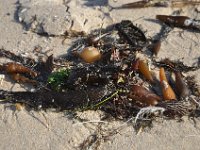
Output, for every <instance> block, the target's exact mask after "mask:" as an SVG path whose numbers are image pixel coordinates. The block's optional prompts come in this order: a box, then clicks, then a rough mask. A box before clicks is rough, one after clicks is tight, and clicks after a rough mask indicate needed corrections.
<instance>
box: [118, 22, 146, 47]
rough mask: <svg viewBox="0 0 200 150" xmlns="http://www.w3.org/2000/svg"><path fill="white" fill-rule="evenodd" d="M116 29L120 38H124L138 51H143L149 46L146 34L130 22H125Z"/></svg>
mask: <svg viewBox="0 0 200 150" xmlns="http://www.w3.org/2000/svg"><path fill="white" fill-rule="evenodd" d="M116 29H117V30H118V32H119V36H120V37H122V38H123V40H125V41H126V42H128V44H130V45H131V46H132V47H133V48H135V49H137V50H141V49H142V48H143V47H144V46H146V44H147V38H146V36H145V34H144V32H143V31H142V30H141V29H140V28H138V27H136V26H135V25H133V23H132V22H131V21H130V20H123V21H121V22H120V23H117V24H116Z"/></svg>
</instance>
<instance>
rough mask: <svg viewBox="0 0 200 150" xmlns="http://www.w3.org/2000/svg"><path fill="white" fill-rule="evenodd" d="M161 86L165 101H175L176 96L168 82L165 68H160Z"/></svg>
mask: <svg viewBox="0 0 200 150" xmlns="http://www.w3.org/2000/svg"><path fill="white" fill-rule="evenodd" d="M160 84H161V87H162V94H163V98H164V99H165V100H175V99H176V95H175V93H174V91H173V89H172V88H171V86H170V85H169V83H168V81H167V77H166V75H165V70H164V68H160Z"/></svg>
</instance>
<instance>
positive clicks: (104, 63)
mask: <svg viewBox="0 0 200 150" xmlns="http://www.w3.org/2000/svg"><path fill="white" fill-rule="evenodd" d="M115 31H117V34H115V33H116V32H115ZM168 33H169V28H168V27H166V26H164V27H163V29H162V30H161V32H160V33H159V34H158V35H157V36H158V37H155V38H154V40H152V42H155V41H156V40H159V41H162V40H163V38H165V37H166V36H167V34H168ZM66 34H67V33H66ZM77 34H78V35H79V33H77ZM156 38H158V39H156ZM155 39H156V40H155ZM149 44H150V43H149V40H148V39H147V38H146V36H145V33H144V32H143V31H142V30H141V29H140V28H139V27H137V26H135V25H133V23H132V22H131V21H129V20H123V21H121V22H120V23H117V24H115V25H114V28H112V29H110V30H109V29H105V30H103V29H100V31H93V32H92V33H91V34H89V35H86V37H85V38H83V39H79V38H78V39H77V41H76V44H75V45H73V46H72V47H71V48H70V49H71V50H72V51H71V54H72V56H73V59H75V60H71V58H69V57H68V56H67V57H64V58H61V57H60V58H57V59H54V57H53V55H50V56H48V57H47V58H46V60H45V61H42V60H40V59H39V60H38V61H36V60H33V59H31V58H28V57H25V56H20V55H16V54H14V53H12V52H10V51H7V50H4V49H0V57H4V58H8V59H11V60H13V61H14V63H15V68H14V70H13V68H12V67H11V71H10V70H9V69H6V67H8V64H2V65H1V66H0V70H1V72H2V73H8V74H9V75H12V76H14V77H15V78H16V79H17V77H19V78H18V79H24V81H29V82H30V84H34V82H33V80H34V81H35V82H36V83H37V85H34V86H36V89H35V91H33V92H29V91H24V92H20V91H18V92H11V91H4V90H1V91H0V99H1V100H0V101H1V102H2V103H20V104H25V105H26V106H29V107H30V108H32V109H35V110H41V109H43V110H47V109H49V108H55V109H56V110H57V111H65V110H67V111H73V112H76V111H84V110H88V109H90V110H102V111H104V112H106V113H107V114H109V115H111V116H112V117H114V118H116V119H122V120H129V119H130V118H132V120H133V119H135V122H134V125H135V128H137V129H140V127H144V126H151V124H152V121H153V120H154V119H155V118H156V117H164V118H169V119H174V118H176V117H178V118H181V117H182V116H184V115H187V116H190V115H193V116H195V115H194V114H195V112H198V111H197V110H198V109H197V108H198V105H199V100H198V97H199V91H198V85H197V84H196V83H195V81H194V79H193V78H191V77H187V78H185V79H184V80H183V81H185V80H186V81H187V82H186V84H185V86H188V88H189V89H190V90H191V93H190V94H189V95H187V97H186V98H185V97H181V96H179V97H178V98H175V99H174V98H173V101H168V99H166V98H165V97H164V96H163V97H162V96H161V93H162V91H161V89H160V85H158V84H160V83H159V81H157V80H156V79H155V78H154V77H153V75H152V74H151V72H150V71H149V69H148V66H147V64H146V63H145V62H143V60H140V59H138V58H137V56H136V51H139V50H142V49H143V51H139V52H140V53H144V50H145V49H146V48H148V47H149ZM88 46H93V47H94V48H95V49H98V51H99V53H101V56H102V57H101V58H100V59H99V60H98V61H94V62H84V61H83V60H82V59H79V57H80V56H79V55H74V50H76V51H77V52H78V53H79V52H81V51H82V50H83V49H84V48H86V47H88ZM144 55H147V54H146V53H144ZM146 57H148V56H146ZM149 59H150V62H152V63H153V65H154V67H156V68H157V69H158V68H160V67H164V68H165V69H167V70H168V71H170V72H174V73H176V72H180V73H181V72H188V71H195V70H197V69H199V66H187V65H185V64H184V63H183V62H181V61H171V60H169V59H165V60H162V61H159V62H157V61H155V60H154V58H153V57H150V58H149ZM141 62H142V63H141ZM18 63H20V64H18ZM66 64H67V65H66ZM141 64H142V65H141ZM8 68H9V67H8ZM17 68H18V69H17ZM19 68H21V71H20V69H19ZM141 68H143V69H141ZM24 70H26V71H24ZM147 72H148V73H147ZM147 74H148V76H149V77H150V78H149V77H148V76H147ZM143 77H144V78H147V79H150V82H149V81H146V80H143ZM21 84H23V83H21ZM169 84H171V83H169ZM169 84H168V83H167V85H166V86H169ZM173 87H175V86H172V88H173ZM175 88H176V87H175ZM155 89H158V90H155ZM174 90H175V91H176V92H179V91H178V90H176V89H174ZM176 94H177V95H179V94H180V93H176ZM174 97H176V96H174ZM95 138H96V137H95V136H94V137H92V139H90V140H88V142H87V141H85V142H86V143H85V144H86V145H87V144H91V143H94V142H95V141H96V139H95ZM80 146H82V147H85V146H84V143H83V145H80Z"/></svg>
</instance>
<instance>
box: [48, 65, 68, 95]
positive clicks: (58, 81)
mask: <svg viewBox="0 0 200 150" xmlns="http://www.w3.org/2000/svg"><path fill="white" fill-rule="evenodd" d="M69 74H70V70H69V69H60V70H58V71H56V72H53V73H51V74H50V75H49V77H48V80H47V82H48V84H49V85H50V87H51V88H52V89H53V90H56V91H61V90H62V87H63V85H64V84H65V83H66V81H67V79H68V77H69Z"/></svg>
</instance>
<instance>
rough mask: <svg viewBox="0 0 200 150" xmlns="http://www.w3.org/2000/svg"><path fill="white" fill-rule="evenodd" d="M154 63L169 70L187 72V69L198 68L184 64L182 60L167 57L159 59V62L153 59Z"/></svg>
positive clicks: (193, 69)
mask: <svg viewBox="0 0 200 150" xmlns="http://www.w3.org/2000/svg"><path fill="white" fill-rule="evenodd" d="M154 64H155V65H156V66H158V67H164V68H165V69H168V70H171V71H180V72H188V71H195V70H198V69H199V67H198V66H187V65H184V63H183V62H181V61H180V60H178V61H171V60H169V59H168V58H166V59H164V60H161V61H159V62H156V61H154Z"/></svg>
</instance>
